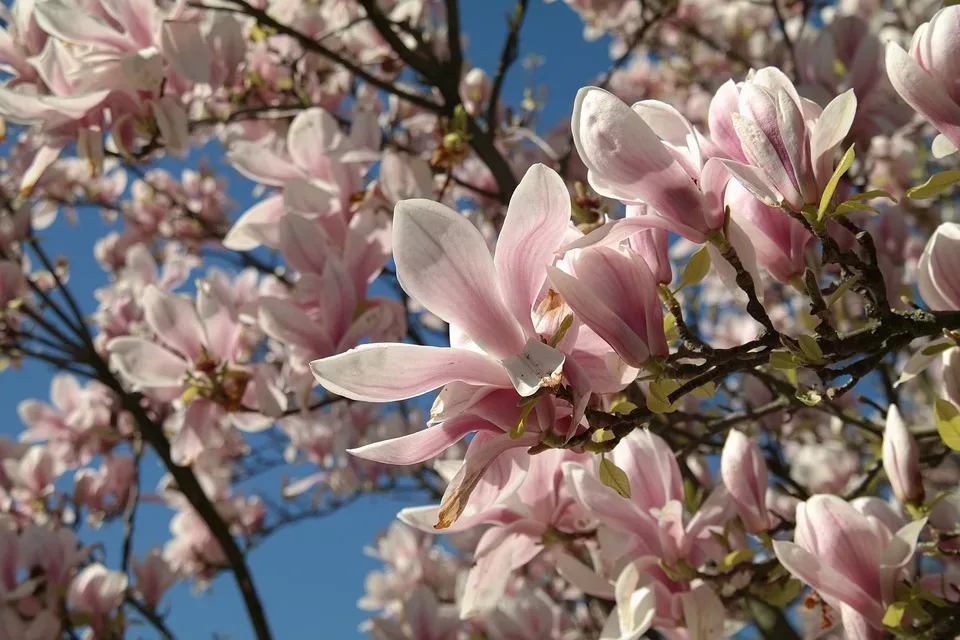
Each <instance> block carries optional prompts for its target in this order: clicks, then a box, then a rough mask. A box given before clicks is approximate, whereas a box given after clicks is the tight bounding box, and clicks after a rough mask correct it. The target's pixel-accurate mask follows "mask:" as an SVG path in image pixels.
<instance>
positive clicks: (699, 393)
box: [692, 380, 717, 400]
mask: <svg viewBox="0 0 960 640" xmlns="http://www.w3.org/2000/svg"><path fill="white" fill-rule="evenodd" d="M716 392H717V385H715V384H714V383H713V381H712V380H711V381H710V382H708V383H706V384H704V385H701V386H699V387H697V388H696V389H694V390H693V392H692V393H693V395H695V396H696V397H698V398H700V399H701V400H709V399H710V398H712V397H713V394H715V393H716Z"/></svg>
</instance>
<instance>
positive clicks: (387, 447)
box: [347, 415, 499, 465]
mask: <svg viewBox="0 0 960 640" xmlns="http://www.w3.org/2000/svg"><path fill="white" fill-rule="evenodd" d="M494 429H496V427H494V426H493V425H491V424H490V423H489V422H487V421H486V420H481V419H479V418H477V417H475V416H470V415H466V416H459V417H457V418H454V419H453V420H448V421H446V422H444V423H443V424H439V425H436V426H433V427H427V428H426V429H423V430H421V431H416V432H414V433H410V434H407V435H405V436H400V437H399V438H391V439H390V440H381V441H380V442H374V443H372V444H368V445H364V446H362V447H357V448H354V449H347V452H348V453H350V454H351V455H354V456H356V457H358V458H363V459H364V460H372V461H373V462H379V463H381V464H398V465H410V464H418V463H420V462H424V461H426V460H429V459H430V458H433V457H435V456H437V455H439V454H440V453H442V452H443V451H446V450H447V449H448V448H450V447H452V446H453V445H454V444H456V443H457V442H459V441H460V440H461V439H462V438H463V437H464V436H466V435H467V434H468V433H473V432H474V431H478V430H494ZM496 430H497V431H499V429H496Z"/></svg>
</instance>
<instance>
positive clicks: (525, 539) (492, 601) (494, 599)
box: [460, 522, 543, 619]
mask: <svg viewBox="0 0 960 640" xmlns="http://www.w3.org/2000/svg"><path fill="white" fill-rule="evenodd" d="M523 524H526V523H524V522H518V523H516V524H515V525H512V526H510V527H507V528H505V529H489V530H488V531H487V532H486V533H485V534H484V535H483V538H481V544H484V542H485V543H486V544H485V545H484V546H485V547H488V548H489V549H490V551H488V552H487V553H485V554H483V555H481V556H480V557H479V558H478V559H477V561H476V564H475V565H474V566H473V568H471V569H470V572H469V573H468V574H467V582H466V585H465V586H464V591H463V595H462V598H461V601H460V618H461V619H467V618H472V617H474V616H477V615H481V614H483V613H486V612H489V611H491V610H493V609H495V608H496V606H497V603H498V602H499V600H500V599H501V598H502V597H503V596H504V594H505V592H506V590H507V586H508V585H509V584H510V580H511V578H512V577H513V574H514V572H515V571H516V570H517V569H519V568H521V567H523V566H524V565H525V564H527V563H528V562H530V561H531V560H533V558H534V557H536V555H537V554H539V553H540V552H541V551H542V550H543V546H542V545H541V544H540V543H539V541H538V540H536V539H534V538H533V537H531V536H530V535H529V534H528V533H527V532H525V531H523V530H522V529H520V530H517V528H518V527H520V526H521V525H523Z"/></svg>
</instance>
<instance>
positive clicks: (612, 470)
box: [600, 458, 630, 498]
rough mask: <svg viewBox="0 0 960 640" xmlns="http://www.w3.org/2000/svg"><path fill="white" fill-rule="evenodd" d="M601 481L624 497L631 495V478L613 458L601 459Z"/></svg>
mask: <svg viewBox="0 0 960 640" xmlns="http://www.w3.org/2000/svg"><path fill="white" fill-rule="evenodd" d="M600 482H602V483H603V484H604V485H606V486H608V487H610V488H611V489H613V490H614V491H616V492H617V493H619V494H620V495H621V496H623V497H624V498H629V497H630V480H629V479H628V478H627V474H626V473H624V471H623V469H621V468H620V467H618V466H617V465H616V464H614V463H613V461H612V460H608V459H607V458H601V459H600Z"/></svg>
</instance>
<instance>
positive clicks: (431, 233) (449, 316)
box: [393, 200, 526, 359]
mask: <svg viewBox="0 0 960 640" xmlns="http://www.w3.org/2000/svg"><path fill="white" fill-rule="evenodd" d="M393 248H394V260H395V261H396V264H397V277H398V279H399V280H400V284H401V285H402V286H403V288H404V290H405V291H406V292H407V293H409V294H410V295H411V296H412V297H413V298H414V299H415V300H417V301H418V302H420V304H422V305H423V306H424V307H425V308H426V309H427V310H429V311H431V312H432V313H434V314H435V315H437V316H438V317H440V318H441V319H443V320H445V321H447V322H449V323H450V324H453V325H457V326H458V327H459V328H460V329H461V330H462V331H463V332H464V333H465V334H467V335H468V336H470V337H471V338H472V339H473V340H474V342H476V343H477V345H478V346H480V348H481V349H483V350H484V351H486V352H487V353H490V354H491V355H494V356H496V357H497V358H501V359H502V358H508V357H510V356H514V355H516V354H518V353H520V351H521V350H522V349H523V345H524V343H525V342H526V338H525V337H524V335H523V332H522V331H521V328H520V325H519V323H518V322H517V319H516V318H514V317H513V316H512V315H511V314H510V312H509V311H508V309H507V307H506V305H505V304H504V300H503V296H502V295H501V292H500V286H499V284H498V282H497V275H496V271H495V269H494V265H493V259H492V258H491V257H490V252H489V250H488V249H487V244H486V242H485V241H484V239H483V236H482V235H480V231H478V230H477V228H476V227H474V226H473V225H472V224H471V223H470V221H468V220H467V219H466V218H465V217H463V216H462V215H460V214H459V213H457V212H456V211H453V210H451V209H449V208H448V207H446V206H444V205H442V204H440V203H437V202H431V201H429V200H405V201H403V202H400V203H399V204H397V207H396V210H395V212H394V227H393Z"/></svg>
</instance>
